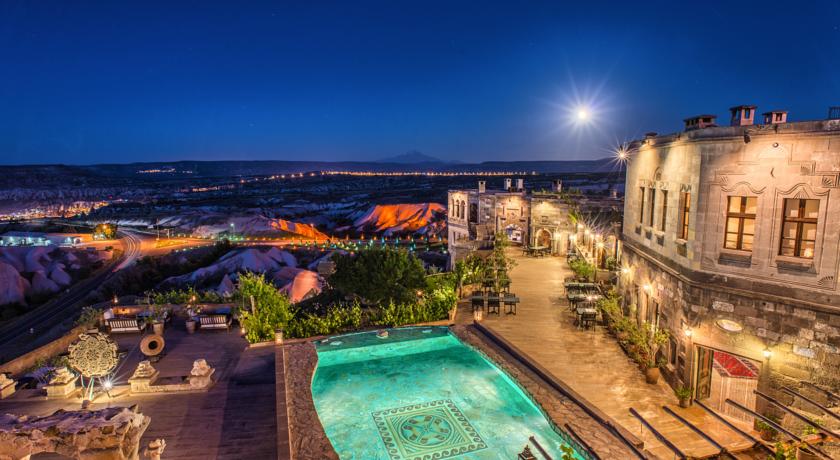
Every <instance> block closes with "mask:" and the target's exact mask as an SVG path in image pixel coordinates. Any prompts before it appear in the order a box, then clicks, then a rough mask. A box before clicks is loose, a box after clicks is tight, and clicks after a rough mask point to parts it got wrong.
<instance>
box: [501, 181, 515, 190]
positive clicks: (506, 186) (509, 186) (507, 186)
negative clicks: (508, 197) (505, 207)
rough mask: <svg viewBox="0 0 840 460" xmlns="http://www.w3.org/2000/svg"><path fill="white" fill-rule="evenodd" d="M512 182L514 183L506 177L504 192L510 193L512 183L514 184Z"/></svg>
mask: <svg viewBox="0 0 840 460" xmlns="http://www.w3.org/2000/svg"><path fill="white" fill-rule="evenodd" d="M512 182H513V181H511V180H510V178H509V177H505V186H504V187H502V188H503V189H504V191H506V192H509V191H510V188H511V183H512Z"/></svg>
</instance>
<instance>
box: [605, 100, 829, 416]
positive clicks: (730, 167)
mask: <svg viewBox="0 0 840 460" xmlns="http://www.w3.org/2000/svg"><path fill="white" fill-rule="evenodd" d="M731 110H732V123H731V125H732V126H729V127H717V126H715V125H714V116H710V115H704V116H700V117H694V118H690V119H687V120H686V125H685V131H684V132H681V133H676V134H670V135H663V136H652V137H649V138H646V139H644V140H641V141H637V142H635V143H634V145H633V146H632V147H633V152H634V153H633V155H632V156H631V159H630V161H629V165H628V169H627V177H626V187H625V193H626V195H625V206H624V224H623V235H622V239H623V252H624V256H623V260H622V263H623V265H624V266H625V270H624V271H623V273H624V274H623V275H622V276H621V286H620V287H621V292H622V294H623V296H624V299H625V305H624V307H625V312H626V313H627V314H628V315H630V316H632V317H634V318H635V319H636V320H637V321H639V322H642V321H646V322H649V323H654V324H658V326H659V327H660V328H665V329H667V330H668V331H669V332H670V336H671V339H670V344H669V346H667V347H664V350H663V351H662V354H661V358H662V359H663V360H664V362H665V367H664V369H663V372H664V374H665V376H666V378H667V379H668V380H669V381H670V382H671V383H672V384H673V385H674V386H677V385H686V386H689V387H690V388H692V390H693V392H694V397H695V398H696V399H698V400H702V401H706V402H708V403H709V404H711V405H712V406H713V407H714V408H715V409H717V410H720V411H721V412H723V413H725V414H727V415H729V416H732V417H734V418H741V419H745V420H752V418H751V417H750V416H747V415H746V414H744V413H743V412H740V411H738V410H736V409H734V408H732V407H731V406H729V405H728V404H724V401H725V400H726V399H727V398H731V399H732V400H734V401H737V402H740V403H742V404H744V405H746V406H747V407H750V408H754V407H758V408H760V409H762V408H763V403H762V402H761V401H760V400H757V399H756V396H755V394H754V393H752V390H755V389H758V390H763V391H766V392H769V393H770V394H771V395H773V396H775V397H778V398H779V399H781V400H783V401H789V400H790V398H789V397H788V396H787V395H785V394H783V393H782V392H781V391H780V390H781V388H782V387H783V386H790V387H792V388H802V387H801V386H800V384H799V382H800V381H809V382H815V383H820V384H824V385H828V386H830V387H833V388H834V389H835V390H836V389H837V388H838V387H840V285H838V282H839V281H840V218H838V216H840V120H824V121H808V122H797V123H787V122H786V121H787V112H784V111H773V112H767V113H766V114H764V115H765V117H764V119H765V122H766V123H768V124H764V125H754V124H753V117H754V116H755V110H756V108H755V106H738V107H733V108H732V109H731ZM781 415H783V414H781Z"/></svg>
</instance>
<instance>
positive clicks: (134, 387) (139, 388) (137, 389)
mask: <svg viewBox="0 0 840 460" xmlns="http://www.w3.org/2000/svg"><path fill="white" fill-rule="evenodd" d="M159 376H160V372H159V371H158V370H157V369H155V368H154V367H152V363H151V362H150V361H140V364H138V365H137V369H135V370H134V374H132V376H131V378H129V379H128V383H129V385H131V392H132V393H148V392H150V391H152V389H151V386H152V385H154V383H155V381H156V380H157V378H158V377H159Z"/></svg>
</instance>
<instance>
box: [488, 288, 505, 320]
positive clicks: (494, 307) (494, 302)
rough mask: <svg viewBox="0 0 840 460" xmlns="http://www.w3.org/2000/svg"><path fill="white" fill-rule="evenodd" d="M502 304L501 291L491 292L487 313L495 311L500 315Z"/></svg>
mask: <svg viewBox="0 0 840 460" xmlns="http://www.w3.org/2000/svg"><path fill="white" fill-rule="evenodd" d="M501 310H502V308H501V304H500V302H499V293H498V292H492V293H490V297H488V298H487V314H488V315H489V314H491V313H495V314H497V315H499V314H500V313H501Z"/></svg>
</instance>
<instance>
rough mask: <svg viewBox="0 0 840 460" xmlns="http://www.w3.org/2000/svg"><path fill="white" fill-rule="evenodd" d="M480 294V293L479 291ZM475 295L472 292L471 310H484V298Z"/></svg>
mask: <svg viewBox="0 0 840 460" xmlns="http://www.w3.org/2000/svg"><path fill="white" fill-rule="evenodd" d="M479 295H481V293H479ZM476 297H477V296H476V295H475V294H473V298H472V309H473V311H478V310H484V298H480V299H479V298H476Z"/></svg>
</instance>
